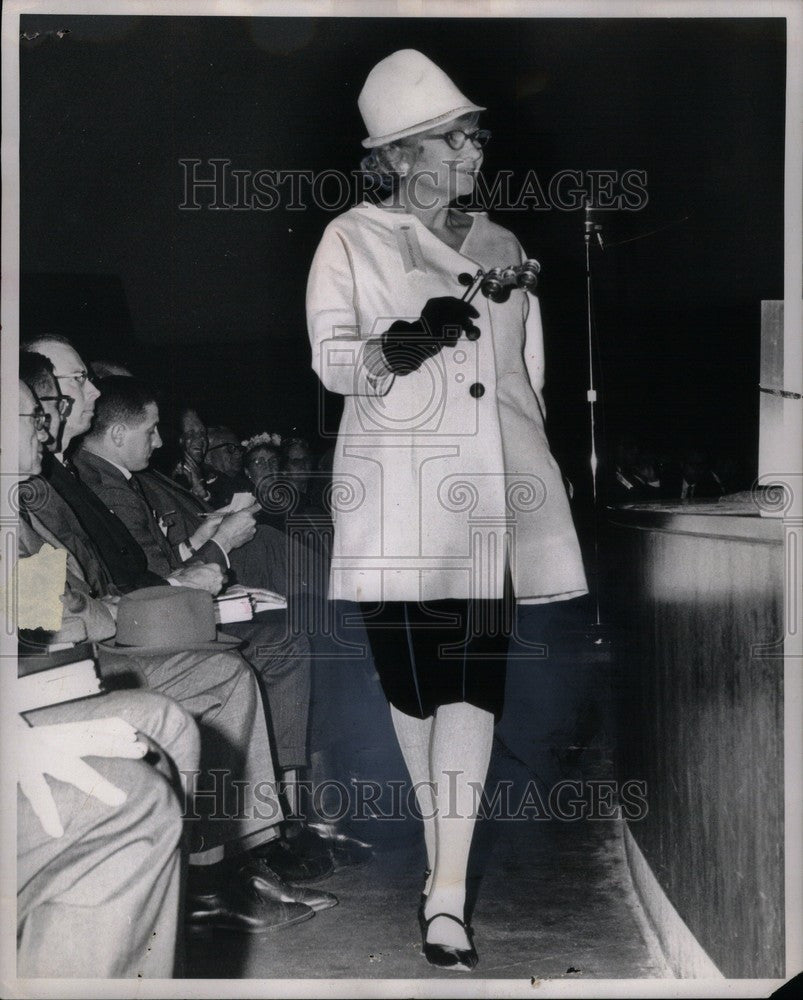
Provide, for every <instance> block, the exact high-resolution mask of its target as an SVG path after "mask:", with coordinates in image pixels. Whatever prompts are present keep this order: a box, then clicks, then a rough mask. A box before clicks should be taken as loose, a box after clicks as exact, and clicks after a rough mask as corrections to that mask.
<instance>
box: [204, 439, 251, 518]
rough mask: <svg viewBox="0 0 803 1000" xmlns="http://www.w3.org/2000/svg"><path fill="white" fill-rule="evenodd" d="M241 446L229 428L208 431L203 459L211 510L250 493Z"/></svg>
mask: <svg viewBox="0 0 803 1000" xmlns="http://www.w3.org/2000/svg"><path fill="white" fill-rule="evenodd" d="M243 451H244V449H243V446H242V444H241V443H240V440H239V438H238V437H237V435H236V434H235V433H234V431H233V430H231V429H230V428H229V427H210V428H209V429H208V430H207V446H206V454H205V455H204V471H205V473H206V476H205V480H204V481H205V484H206V488H207V489H208V490H209V494H210V501H209V502H210V503H211V504H212V506H213V507H225V506H226V504H228V503H231V498H232V497H233V496H234V494H235V493H250V492H251V483H250V482H249V480H248V477H247V476H246V475H245V473H244V472H243Z"/></svg>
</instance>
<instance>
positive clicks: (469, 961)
mask: <svg viewBox="0 0 803 1000" xmlns="http://www.w3.org/2000/svg"><path fill="white" fill-rule="evenodd" d="M438 917H446V918H447V919H448V920H454V922H455V923H456V924H460V926H461V927H462V928H463V930H464V931H465V932H466V937H467V938H468V941H469V947H468V948H454V947H452V946H451V945H448V944H430V943H429V942H428V941H427V932H428V931H429V925H430V924H431V923H432V921H433V920H437V919H438ZM422 952H423V955H424V958H425V959H426V960H427V961H428V962H429V964H430V965H434V966H436V967H437V968H439V969H451V970H452V971H453V972H471V970H472V969H474V968H475V966H476V965H477V962H479V960H480V959H479V956H478V955H477V949H476V948H475V947H474V932H473V931H472V929H471V928H470V927H469V926H468V925H467V924H465V923H464V922H463V921H462V920H461V919H460V918H459V917H456V916H455V915H454V914H453V913H434V914H433V915H432V916H431V917H429V919H425V920H424V941H423V947H422Z"/></svg>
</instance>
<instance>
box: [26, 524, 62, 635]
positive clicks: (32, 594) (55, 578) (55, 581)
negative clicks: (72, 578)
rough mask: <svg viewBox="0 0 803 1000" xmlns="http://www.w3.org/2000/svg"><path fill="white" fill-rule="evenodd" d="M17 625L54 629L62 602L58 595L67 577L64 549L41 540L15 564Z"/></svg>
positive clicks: (59, 621) (57, 627)
mask: <svg viewBox="0 0 803 1000" xmlns="http://www.w3.org/2000/svg"><path fill="white" fill-rule="evenodd" d="M15 570H16V572H15V577H16V589H17V607H16V612H17V620H16V625H17V628H22V629H35V628H41V629H45V630H46V631H47V632H58V630H59V629H60V628H61V620H62V615H63V613H64V605H63V604H62V603H61V596H62V594H63V593H64V589H65V586H66V581H67V550H66V549H54V548H53V546H52V545H48V544H47V543H45V544H44V545H43V546H42V548H41V549H40V550H39V551H38V552H37V553H36V555H33V556H27V557H26V558H24V559H20V560H19V561H18V562H17V565H16V567H15Z"/></svg>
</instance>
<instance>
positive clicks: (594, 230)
mask: <svg viewBox="0 0 803 1000" xmlns="http://www.w3.org/2000/svg"><path fill="white" fill-rule="evenodd" d="M592 211H593V209H592V207H591V202H589V201H587V202H586V205H585V233H584V237H583V238H584V242H585V259H586V326H587V335H588V391H587V392H586V399H587V400H588V416H589V434H590V438H591V449H590V459H589V464H590V466H591V497H592V511H593V521H594V621H593V623H592V625H591V628H592V630H595V629H600V628H602V627H603V626H602V620H601V618H600V609H599V590H600V587H599V491H598V489H597V469H598V465H599V462H598V459H597V424H596V405H597V390H596V387H595V385H594V331H593V318H592V306H591V303H592V283H591V238H592V236H596V238H597V242H598V243H599V247H600V250H604V249H605V244H604V243H603V240H602V225H601V224H600V223H598V222H594V220H593V218H592V215H591V213H592ZM592 635H593V632H592ZM604 641H605V640H604V638H603V637H602V636H601V635H597V637H596V638H595V639H594V643H595V645H602V644H603V642H604Z"/></svg>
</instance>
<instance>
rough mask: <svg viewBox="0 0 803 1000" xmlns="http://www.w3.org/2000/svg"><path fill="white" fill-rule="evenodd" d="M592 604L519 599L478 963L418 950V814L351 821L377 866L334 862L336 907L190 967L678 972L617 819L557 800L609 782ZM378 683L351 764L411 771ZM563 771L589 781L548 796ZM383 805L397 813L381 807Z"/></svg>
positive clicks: (609, 720) (476, 916) (486, 824)
mask: <svg viewBox="0 0 803 1000" xmlns="http://www.w3.org/2000/svg"><path fill="white" fill-rule="evenodd" d="M585 614H586V612H585V609H584V608H583V607H582V606H578V607H574V608H573V607H571V606H567V607H565V608H563V609H560V610H559V611H557V612H556V611H555V610H553V611H552V612H550V616H551V620H547V618H546V617H545V616H544V612H543V611H541V610H529V609H523V614H522V615H521V616H520V619H519V624H520V629H519V640H518V642H517V643H516V644H514V648H513V652H514V654H515V653H519V654H522V655H521V656H516V655H514V656H513V657H512V658H511V661H510V665H509V672H508V695H507V708H506V713H505V716H504V718H503V719H502V721H501V723H500V725H499V726H498V728H497V740H496V742H495V746H494V754H493V759H492V762H491V769H490V773H489V777H488V781H487V783H486V793H487V794H490V795H493V793H494V792H495V791H499V792H504V794H505V796H506V801H507V808H506V809H505V812H506V815H505V816H500V815H498V813H497V815H495V816H491V818H487V819H484V820H481V821H480V822H479V824H478V827H477V832H476V835H475V841H474V848H473V850H472V858H471V863H470V885H469V904H468V905H469V910H470V912H471V922H472V925H473V927H474V931H475V941H476V945H477V950H478V952H479V955H480V964H479V966H478V967H477V970H476V972H474V973H473V974H471V976H466V974H462V975H461V974H459V973H449V972H442V971H439V970H436V969H433V968H432V967H430V966H429V965H428V964H427V963H426V962H425V961H424V959H423V957H422V956H421V954H420V937H419V932H418V925H417V921H416V907H417V905H418V897H419V894H420V891H421V883H422V873H423V868H424V866H425V861H424V847H423V837H422V835H421V831H420V824H419V823H417V822H416V821H415V820H414V819H412V818H410V817H409V816H408V817H407V818H404V819H388V818H373V819H367V820H358V821H353V822H352V828H354V829H355V830H356V831H357V832H358V833H359V834H360V835H361V836H363V837H365V838H366V839H370V840H371V841H372V842H374V843H375V844H376V847H377V851H376V856H375V858H374V860H373V861H372V862H370V863H369V864H368V865H365V866H363V867H361V868H351V869H344V870H342V871H339V872H337V873H336V874H335V875H333V876H332V877H331V878H330V879H328V880H327V881H326V882H324V883H323V884H321V886H320V888H322V889H326V890H328V891H330V892H334V893H336V894H337V896H338V898H339V900H340V903H339V905H338V906H337V907H335V908H333V909H330V910H326V911H324V912H321V913H318V914H316V916H315V917H314V918H313V919H312V920H308V921H307V922H305V923H303V924H300V925H298V926H296V927H292V928H289V929H288V930H284V931H278V932H275V933H273V934H269V935H265V936H263V937H258V938H253V939H243V938H238V937H234V936H229V935H222V934H221V935H215V936H208V937H205V938H199V939H193V940H191V941H190V942H189V944H188V950H187V959H188V969H189V970H191V971H190V972H189V974H190V975H191V976H193V977H198V978H203V977H215V978H227V979H228V978H231V979H254V978H259V979H263V978H281V979H298V978H327V979H337V978H344V979H345V978H365V979H426V978H450V979H453V980H458V979H460V980H463V981H467V980H469V979H472V980H473V979H484V978H487V979H497V978H498V979H519V978H525V979H527V980H531V979H533V980H543V979H566V978H568V979H572V978H581V979H608V978H612V979H626V978H653V977H659V978H661V977H663V978H666V977H670V976H671V973H670V972H669V970H668V968H667V967H666V966H665V964H664V962H663V958H662V956H661V954H660V951H659V950H658V949H657V946H656V944H655V942H654V939H653V938H652V935H651V934H650V932H649V931H648V930H647V929H646V924H645V921H644V917H643V914H642V911H641V909H640V907H639V905H638V903H637V901H636V898H635V896H634V894H633V890H632V887H631V885H630V881H629V877H628V874H627V868H626V865H625V861H624V854H623V849H622V843H621V829H620V826H619V823H618V822H617V821H615V820H611V819H599V818H588V817H587V818H578V819H568V818H564V819H561V818H558V816H556V812H557V811H558V810H561V811H563V813H564V816H570V815H571V809H572V805H571V803H572V801H573V800H577V801H582V802H585V803H586V808H587V807H588V803H590V801H591V799H590V795H591V794H592V792H591V789H592V785H590V784H589V782H593V781H598V782H599V781H609V780H610V781H612V780H613V779H614V770H615V768H614V761H613V751H614V749H615V734H616V725H615V721H614V717H613V713H612V711H611V706H612V704H615V698H614V697H612V696H613V695H614V694H615V689H616V671H615V668H614V666H613V665H612V662H611V656H610V646H609V645H608V643H607V640H603V641H599V638H598V636H597V634H596V633H593V632H592V633H589V631H588V630H587V629H585V628H584V627H583V619H584V617H585ZM555 636H559V637H560V638H559V641H554V637H555ZM536 640H540V641H545V642H546V648H545V650H544V652H545V655H543V656H538V655H536V651H535V650H534V649H533V648H532V646H531V645H530V644H531V643H532V642H534V641H536ZM341 679H342V678H341ZM363 680H364V678H363ZM340 690H341V693H342V684H341V685H340ZM376 694H377V692H375V691H374V690H373V689H372V688H371V687H370V684H369V685H368V687H366V688H365V689H364V690H362V691H360V692H351V693H350V697H349V702H350V703H351V704H354V703H355V701H356V703H357V704H358V705H359V707H360V711H361V712H362V713H363V718H364V717H365V715H364V713H365V709H366V706H368V707H369V709H370V710H371V728H370V732H365V733H357V732H356V730H352V735H353V736H354V739H353V740H352V741H351V744H350V749H349V753H350V754H351V756H352V762H351V763H350V764H349V765H348V767H349V769H350V770H349V773H350V775H351V777H352V778H353V777H354V775H355V773H356V774H357V775H358V776H359V775H363V776H365V775H371V776H372V777H378V778H380V780H383V781H385V782H387V781H388V780H403V779H404V771H403V765H402V764H401V761H400V759H399V758H398V750H397V748H396V747H395V744H394V742H393V736H392V732H391V730H390V726H389V723H388V721H387V719H386V718H383V717H382V715H381V711H380V708H381V704H382V703H381V697H379V698H378V699H377V701H376V703H374V701H373V700H372V699H373V698H374V696H375V695H376ZM377 706H379V707H377ZM355 726H357V728H359V724H358V723H355ZM355 761H356V762H357V763H356V764H354V762H355ZM332 766H336V765H332ZM566 780H571V781H574V782H578V783H579V784H577V785H572V786H571V787H569V788H564V789H563V792H561V796H562V797H561V798H559V800H556V799H554V796H555V794H556V786H557V785H558V783H559V782H561V781H566ZM505 783H507V785H505ZM597 787H599V786H597ZM550 791H551V792H552V795H553V798H552V799H550ZM384 801H385V800H384V799H382V800H380V802H384ZM500 801H501V800H500ZM498 808H500V807H498ZM574 808H575V810H578V811H579V810H580V809H581V808H582V807H581V806H577V805H575V806H574ZM384 811H385V812H386V813H387V812H390V811H391V810H390V807H389V806H388V805H387V804H386V805H385V806H384ZM516 816H518V818H514V817H516Z"/></svg>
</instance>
